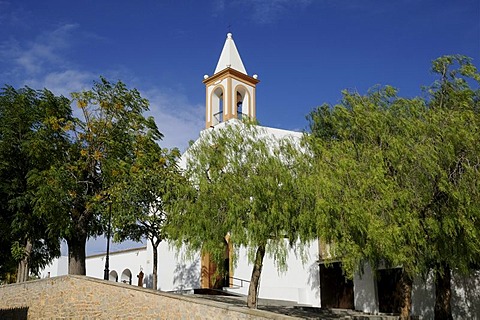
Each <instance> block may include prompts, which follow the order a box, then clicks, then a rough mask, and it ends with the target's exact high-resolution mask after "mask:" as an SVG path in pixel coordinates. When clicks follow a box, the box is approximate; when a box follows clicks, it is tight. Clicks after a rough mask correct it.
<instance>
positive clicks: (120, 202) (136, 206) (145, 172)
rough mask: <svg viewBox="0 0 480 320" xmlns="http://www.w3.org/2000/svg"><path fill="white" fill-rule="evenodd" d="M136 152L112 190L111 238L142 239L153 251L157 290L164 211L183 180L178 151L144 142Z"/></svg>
mask: <svg viewBox="0 0 480 320" xmlns="http://www.w3.org/2000/svg"><path fill="white" fill-rule="evenodd" d="M145 142H146V144H145V145H144V146H140V145H139V148H138V149H137V150H135V152H136V159H135V161H134V162H133V163H132V165H131V166H128V167H124V170H128V171H127V172H125V174H123V175H122V180H120V181H118V182H117V183H116V184H115V185H114V186H113V187H112V192H111V194H112V195H113V197H112V203H113V209H114V210H113V211H114V212H115V214H114V217H113V225H114V226H115V229H116V231H115V232H116V233H115V239H116V240H118V241H123V240H126V239H131V240H134V241H141V240H142V239H144V238H146V239H147V240H148V241H150V243H151V244H152V248H153V288H154V289H155V290H156V289H157V282H158V281H157V269H158V266H157V265H158V246H159V245H160V243H161V242H162V241H164V240H166V239H168V235H167V233H166V229H167V225H168V223H169V220H170V219H169V213H168V212H167V211H166V208H167V207H169V206H170V205H171V204H172V203H174V202H175V201H176V200H177V195H178V192H177V190H178V189H179V186H180V184H181V183H183V182H184V181H183V180H184V178H183V176H182V175H181V173H180V170H179V169H178V166H177V162H178V159H179V157H180V152H179V151H178V149H172V150H168V149H162V148H160V146H159V145H158V144H157V143H155V142H154V141H152V140H146V141H145Z"/></svg>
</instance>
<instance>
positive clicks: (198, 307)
mask: <svg viewBox="0 0 480 320" xmlns="http://www.w3.org/2000/svg"><path fill="white" fill-rule="evenodd" d="M26 307H27V308H28V319H72V318H73V319H78V318H81V319H122V318H123V319H293V318H292V317H288V316H282V315H278V314H274V313H270V312H266V311H260V310H250V309H248V308H246V307H245V308H241V307H235V306H230V305H227V304H224V303H220V302H215V301H204V300H203V299H202V300H200V299H195V298H193V297H187V296H180V295H174V294H167V293H162V292H158V291H154V290H149V289H144V288H139V287H135V286H130V285H125V284H121V283H115V282H110V281H104V280H98V279H94V278H89V277H84V276H63V277H56V278H48V279H42V280H35V281H29V282H25V283H20V284H10V285H5V286H0V309H4V310H5V309H12V308H26Z"/></svg>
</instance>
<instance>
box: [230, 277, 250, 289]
mask: <svg viewBox="0 0 480 320" xmlns="http://www.w3.org/2000/svg"><path fill="white" fill-rule="evenodd" d="M230 279H231V280H232V284H233V285H234V286H237V287H239V288H243V284H244V283H248V284H250V281H249V280H245V279H240V278H236V277H230ZM235 280H236V281H240V285H238V284H237V285H236V284H235ZM237 283H238V282H237Z"/></svg>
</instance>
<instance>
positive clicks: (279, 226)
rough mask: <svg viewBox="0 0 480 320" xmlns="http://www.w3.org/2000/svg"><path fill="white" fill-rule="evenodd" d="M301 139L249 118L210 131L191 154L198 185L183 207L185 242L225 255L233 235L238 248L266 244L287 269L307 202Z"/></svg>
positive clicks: (190, 171) (190, 168) (189, 172)
mask: <svg viewBox="0 0 480 320" xmlns="http://www.w3.org/2000/svg"><path fill="white" fill-rule="evenodd" d="M296 143H297V142H296V141H294V140H291V138H283V139H277V138H275V137H273V136H272V134H271V133H270V132H268V131H267V130H266V129H263V128H262V127H259V126H256V125H254V124H252V123H247V122H244V123H240V122H233V123H228V124H226V125H225V127H223V128H218V130H217V128H216V129H215V130H209V131H204V132H203V134H202V137H201V139H200V140H198V141H197V142H196V143H195V144H194V145H192V146H191V147H190V149H189V150H188V151H187V153H186V157H187V159H186V162H187V166H186V171H185V176H186V177H187V179H188V180H189V181H191V182H192V184H193V185H192V187H191V188H192V189H191V191H190V194H191V196H190V197H189V198H188V200H187V201H184V202H183V203H182V205H183V207H182V208H181V210H179V211H180V212H181V215H180V217H179V218H180V219H181V221H182V224H183V228H182V234H181V235H180V236H179V237H178V238H179V239H180V241H181V242H182V243H183V241H186V242H187V243H188V245H189V246H190V247H191V248H192V249H193V250H199V249H203V250H206V251H208V252H209V253H211V254H215V252H216V251H218V256H219V257H220V259H223V253H222V252H223V251H224V250H225V249H224V246H223V238H224V237H225V235H227V234H229V235H230V239H231V243H232V244H233V245H234V246H235V248H237V249H238V248H239V247H240V246H246V247H250V248H254V249H253V250H255V248H257V247H258V246H259V245H265V244H266V251H267V254H270V255H271V256H273V257H274V259H275V260H276V262H277V263H278V267H279V269H284V268H286V265H285V256H286V255H287V250H286V248H287V246H288V245H289V243H290V244H291V245H294V244H296V243H297V241H298V240H299V234H298V222H297V216H298V214H299V213H300V211H301V210H303V206H304V202H302V201H301V199H302V195H301V191H300V189H301V187H300V186H299V185H298V184H297V181H298V180H297V178H298V175H300V174H301V171H300V167H298V166H297V161H296V159H297V157H296V154H299V153H300V151H299V146H296ZM253 256H254V252H253V251H252V254H251V256H250V258H252V259H253ZM222 261H223V260H222ZM252 261H253V260H252Z"/></svg>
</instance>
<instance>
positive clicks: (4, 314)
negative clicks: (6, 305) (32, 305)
mask: <svg viewBox="0 0 480 320" xmlns="http://www.w3.org/2000/svg"><path fill="white" fill-rule="evenodd" d="M0 319H16V320H26V319H28V307H21V308H10V309H0Z"/></svg>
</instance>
